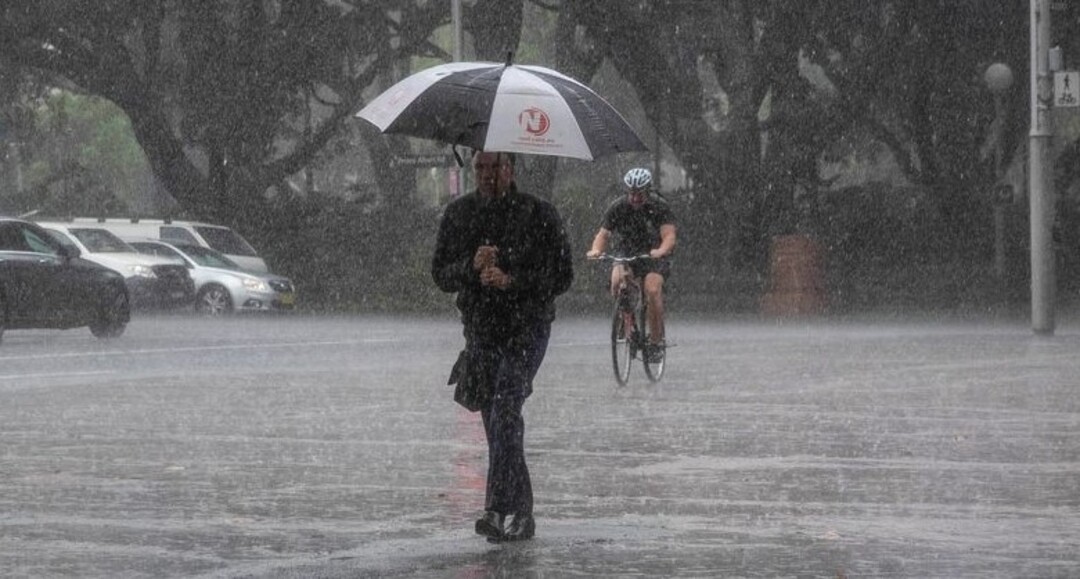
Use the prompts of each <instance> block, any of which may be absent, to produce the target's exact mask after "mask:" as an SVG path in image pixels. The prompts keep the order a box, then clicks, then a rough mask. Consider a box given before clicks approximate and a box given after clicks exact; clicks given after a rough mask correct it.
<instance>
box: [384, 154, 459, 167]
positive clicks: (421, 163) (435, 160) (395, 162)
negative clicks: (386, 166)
mask: <svg viewBox="0 0 1080 579" xmlns="http://www.w3.org/2000/svg"><path fill="white" fill-rule="evenodd" d="M453 165H454V156H453V155H448V154H445V153H434V154H428V155H405V156H402V157H394V158H392V159H390V168H391V169H396V168H398V167H411V168H413V169H426V168H430V167H451V166H453Z"/></svg>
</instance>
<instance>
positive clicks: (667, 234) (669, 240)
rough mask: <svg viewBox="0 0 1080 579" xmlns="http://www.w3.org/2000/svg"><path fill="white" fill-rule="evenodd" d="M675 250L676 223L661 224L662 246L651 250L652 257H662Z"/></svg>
mask: <svg viewBox="0 0 1080 579" xmlns="http://www.w3.org/2000/svg"><path fill="white" fill-rule="evenodd" d="M672 251H675V224H674V223H665V224H663V225H661V226H660V246H659V247H657V248H656V249H654V250H652V251H650V252H649V255H651V256H652V257H656V258H660V257H664V256H666V255H671V252H672Z"/></svg>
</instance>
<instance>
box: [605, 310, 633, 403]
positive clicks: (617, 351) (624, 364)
mask: <svg viewBox="0 0 1080 579" xmlns="http://www.w3.org/2000/svg"><path fill="white" fill-rule="evenodd" d="M626 315H627V314H626V312H625V311H624V310H623V309H622V308H620V307H619V303H618V301H617V300H616V302H615V308H614V314H613V315H612V316H611V362H612V367H613V368H614V370H615V382H616V383H618V385H619V386H626V382H627V380H629V379H630V362H631V361H632V360H633V350H632V349H633V340H634V338H633V329H634V328H633V324H630V325H629V327H627V326H628V324H627V320H626ZM628 331H629V334H627V332H628Z"/></svg>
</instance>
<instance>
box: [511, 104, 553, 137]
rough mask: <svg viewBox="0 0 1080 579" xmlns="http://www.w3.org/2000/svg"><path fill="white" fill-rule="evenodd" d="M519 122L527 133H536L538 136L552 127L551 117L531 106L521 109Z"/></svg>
mask: <svg viewBox="0 0 1080 579" xmlns="http://www.w3.org/2000/svg"><path fill="white" fill-rule="evenodd" d="M518 123H519V124H520V125H521V128H523V129H525V132H526V133H529V134H532V135H536V136H537V137H539V136H541V135H543V134H544V133H546V132H548V129H550V128H551V118H550V117H548V114H547V113H545V112H544V111H542V110H540V109H538V108H536V107H531V108H527V109H525V110H523V111H521V114H520V115H518Z"/></svg>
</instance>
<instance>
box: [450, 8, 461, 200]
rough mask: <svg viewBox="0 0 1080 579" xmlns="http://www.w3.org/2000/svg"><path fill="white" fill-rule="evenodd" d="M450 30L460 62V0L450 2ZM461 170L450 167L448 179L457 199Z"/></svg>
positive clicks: (459, 189)
mask: <svg viewBox="0 0 1080 579" xmlns="http://www.w3.org/2000/svg"><path fill="white" fill-rule="evenodd" d="M450 28H451V33H452V36H453V38H452V39H451V40H450V41H451V42H452V43H453V46H451V47H450V54H451V55H452V56H453V59H454V62H461V45H462V44H463V43H464V36H463V34H462V32H461V0H450ZM462 173H463V172H462V171H461V168H460V167H458V166H457V165H454V166H453V167H450V172H449V175H448V179H449V180H450V196H451V197H454V198H457V197H460V196H461V192H462V191H463V190H464V187H463V186H462V183H461V180H462V178H463V177H464V175H463V174H462Z"/></svg>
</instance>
